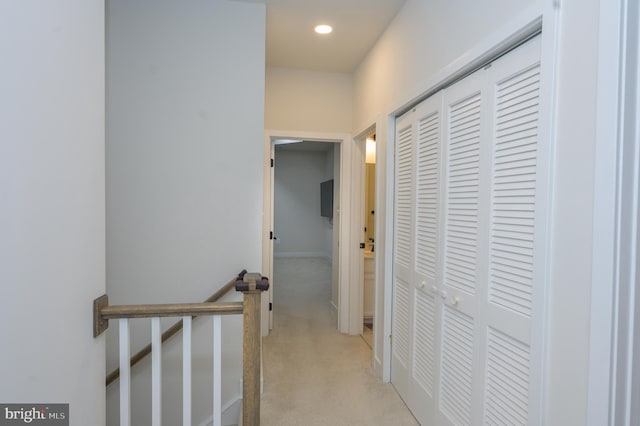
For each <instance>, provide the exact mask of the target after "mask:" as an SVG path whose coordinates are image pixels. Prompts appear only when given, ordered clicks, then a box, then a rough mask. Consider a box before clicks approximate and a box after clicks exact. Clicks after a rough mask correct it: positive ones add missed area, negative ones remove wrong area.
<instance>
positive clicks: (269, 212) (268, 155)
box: [262, 130, 362, 335]
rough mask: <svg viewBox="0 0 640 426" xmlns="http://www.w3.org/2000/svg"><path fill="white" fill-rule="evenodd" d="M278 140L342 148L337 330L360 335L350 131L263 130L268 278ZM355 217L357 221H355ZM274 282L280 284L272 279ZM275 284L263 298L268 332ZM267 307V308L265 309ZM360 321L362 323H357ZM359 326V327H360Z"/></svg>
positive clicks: (264, 247)
mask: <svg viewBox="0 0 640 426" xmlns="http://www.w3.org/2000/svg"><path fill="white" fill-rule="evenodd" d="M277 139H300V140H304V141H315V142H329V143H336V144H338V145H337V146H338V147H339V148H340V171H339V176H340V206H339V210H338V212H339V215H340V223H339V230H338V235H339V236H338V247H339V248H338V259H339V272H338V300H337V303H338V306H337V311H338V315H337V316H338V327H337V328H338V330H339V331H340V332H341V333H346V334H354V335H355V334H359V333H360V332H361V328H362V319H360V321H357V315H358V305H359V304H358V297H357V295H358V293H357V292H358V289H359V288H360V286H358V285H357V281H354V274H355V273H357V272H355V273H354V271H353V270H354V263H353V262H354V259H357V258H358V257H357V256H358V254H360V248H359V240H360V234H359V233H358V232H357V228H355V227H354V221H355V220H357V219H356V218H355V217H354V215H353V214H352V212H354V211H357V206H359V205H360V199H361V197H362V194H360V193H359V191H354V190H353V189H354V188H357V186H354V184H355V185H357V184H358V182H359V180H358V178H357V176H356V175H357V167H355V164H354V155H353V154H352V153H353V152H354V151H356V150H355V142H354V139H353V138H352V137H351V135H350V134H348V133H329V132H326V133H325V132H305V131H297V130H265V133H264V161H263V215H262V273H263V274H264V275H266V276H268V277H271V276H272V275H273V240H271V239H270V238H269V237H270V232H271V231H272V230H273V220H274V204H273V198H274V191H273V170H274V168H272V167H271V159H272V158H275V157H274V155H275V150H274V141H275V140H277ZM354 219H355V220H354ZM271 284H272V287H273V285H278V284H277V283H275V282H272V283H271ZM272 287H270V288H269V291H268V292H266V293H267V294H266V295H265V297H264V298H263V309H262V323H263V326H262V334H263V335H267V334H268V333H269V330H270V329H271V328H273V311H269V309H268V304H269V303H273V291H272ZM265 308H266V309H265ZM358 323H360V324H358ZM358 327H360V328H358Z"/></svg>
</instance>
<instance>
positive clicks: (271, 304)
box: [269, 302, 273, 311]
mask: <svg viewBox="0 0 640 426" xmlns="http://www.w3.org/2000/svg"><path fill="white" fill-rule="evenodd" d="M269 311H273V303H271V302H269Z"/></svg>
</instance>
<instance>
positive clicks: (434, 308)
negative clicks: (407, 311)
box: [407, 92, 442, 424]
mask: <svg viewBox="0 0 640 426" xmlns="http://www.w3.org/2000/svg"><path fill="white" fill-rule="evenodd" d="M415 116H416V117H415V121H414V123H415V128H416V153H415V165H414V166H415V181H416V185H415V194H416V195H415V210H414V211H415V213H414V214H415V227H414V240H415V248H414V250H413V254H414V266H415V268H414V274H413V276H414V284H415V286H414V288H413V291H414V297H413V308H414V317H413V336H412V337H413V342H414V345H413V353H412V362H411V378H410V395H411V398H409V399H408V400H407V404H408V405H409V408H410V409H411V411H412V412H413V414H414V416H415V417H416V418H417V419H418V421H419V422H420V423H421V424H429V423H432V422H433V420H434V419H435V399H434V395H435V385H436V383H437V377H438V376H437V371H436V363H437V362H438V361H437V354H438V347H439V339H438V333H439V310H440V303H439V299H437V298H436V297H437V296H438V294H437V283H438V279H439V278H440V276H441V268H440V266H439V258H440V256H439V253H438V252H439V241H440V238H441V235H440V232H441V231H440V227H439V222H438V221H439V218H440V212H439V210H440V204H441V203H440V187H439V186H440V146H441V144H442V124H441V123H442V92H440V93H438V94H436V95H433V96H432V97H430V98H429V99H427V100H426V101H424V102H422V103H421V104H420V105H418V107H416V111H415Z"/></svg>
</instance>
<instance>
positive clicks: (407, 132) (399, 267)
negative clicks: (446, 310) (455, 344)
mask: <svg viewBox="0 0 640 426" xmlns="http://www.w3.org/2000/svg"><path fill="white" fill-rule="evenodd" d="M412 114H413V111H411V112H409V113H407V114H405V115H404V116H402V117H400V118H398V119H397V120H396V149H395V151H396V152H395V168H396V170H395V196H394V204H395V209H394V225H395V226H394V228H395V229H394V247H393V306H392V309H393V316H392V326H391V333H392V346H391V354H392V356H391V381H392V383H393V385H394V386H395V388H396V389H397V391H398V393H399V394H400V396H401V397H402V398H403V399H404V400H405V401H407V398H408V395H409V372H410V370H409V368H410V354H411V353H412V350H413V341H412V339H411V337H410V336H411V334H412V332H411V328H412V325H413V324H412V318H413V306H412V303H411V295H412V293H413V290H412V287H413V284H412V270H413V228H414V215H413V210H414V195H413V193H414V178H413V163H414V159H413V156H414V135H415V132H414V125H413V123H412V117H413V115H412Z"/></svg>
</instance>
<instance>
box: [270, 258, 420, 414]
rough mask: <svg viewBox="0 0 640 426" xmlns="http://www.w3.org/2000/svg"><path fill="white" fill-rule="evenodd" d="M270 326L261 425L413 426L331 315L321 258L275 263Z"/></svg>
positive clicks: (356, 340)
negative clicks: (272, 310)
mask: <svg viewBox="0 0 640 426" xmlns="http://www.w3.org/2000/svg"><path fill="white" fill-rule="evenodd" d="M272 281H273V283H274V327H273V330H272V332H271V334H270V335H269V336H268V337H266V338H265V339H264V342H263V361H264V364H263V365H264V393H263V395H262V400H261V401H262V402H261V424H262V425H263V426H288V425H301V426H316V425H318V426H320V425H332V426H333V425H344V426H347V425H349V426H352V425H393V426H397V425H417V422H416V421H415V419H414V418H413V416H412V415H411V413H410V412H409V410H408V409H407V407H406V406H405V405H404V403H403V402H402V400H401V399H400V397H399V396H398V394H397V393H396V392H395V390H394V389H393V386H392V385H390V384H383V383H380V381H379V380H378V379H377V378H376V377H375V376H374V374H373V371H372V367H371V365H372V363H371V357H372V352H371V349H370V348H369V346H367V344H366V343H365V342H364V340H363V339H362V338H361V337H360V336H348V335H343V334H340V333H339V332H338V331H337V330H336V327H335V323H334V321H333V320H332V318H331V311H330V296H331V267H330V265H329V264H328V262H327V261H326V260H324V259H319V258H276V259H275V260H274V274H273V279H272Z"/></svg>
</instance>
